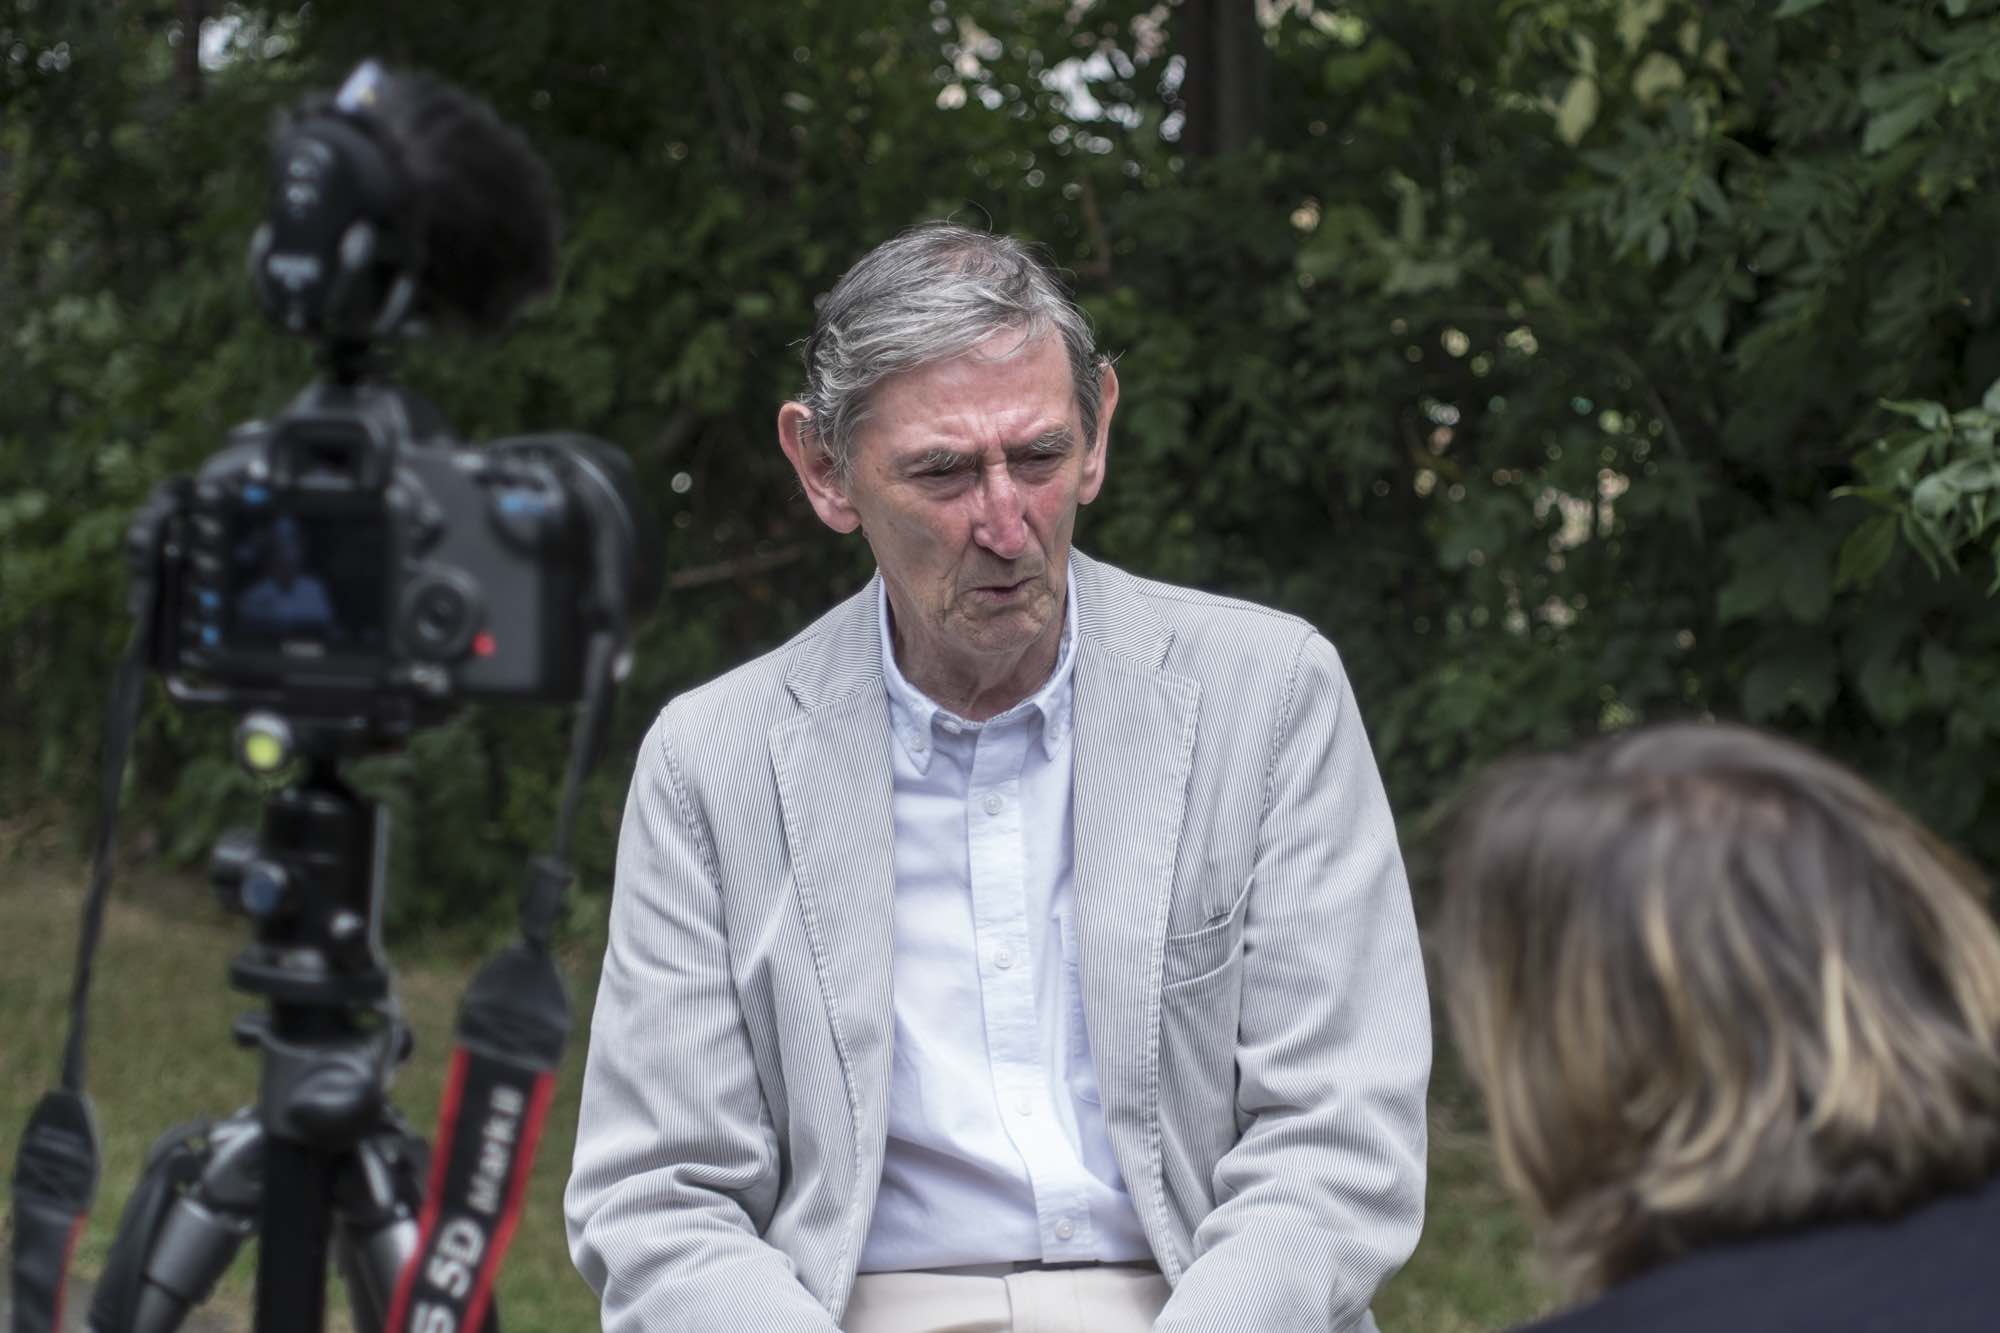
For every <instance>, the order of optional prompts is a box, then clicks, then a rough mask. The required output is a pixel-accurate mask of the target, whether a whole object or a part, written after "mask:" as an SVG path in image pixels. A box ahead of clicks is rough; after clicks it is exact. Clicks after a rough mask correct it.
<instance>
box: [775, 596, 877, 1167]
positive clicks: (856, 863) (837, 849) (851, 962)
mask: <svg viewBox="0 0 2000 1333" xmlns="http://www.w3.org/2000/svg"><path fill="white" fill-rule="evenodd" d="M876 596H877V593H876V587H875V584H874V582H873V581H871V582H870V583H869V584H868V586H867V587H866V588H865V589H863V590H862V592H861V593H858V594H856V595H855V596H854V597H852V598H850V599H849V600H848V601H847V602H846V603H845V604H843V606H842V607H841V608H840V609H839V611H837V612H836V613H835V614H834V615H833V616H830V617H829V619H828V623H827V627H826V632H825V633H823V634H820V635H818V636H815V637H814V638H813V639H812V640H811V641H809V642H808V643H807V644H805V645H803V646H802V647H801V650H800V652H799V653H798V655H797V656H796V657H795V658H794V659H793V662H792V665H791V668H790V670H789V672H788V674H787V678H786V683H787V684H788V686H789V687H790V688H791V690H792V693H793V696H794V697H795V698H796V699H797V701H798V703H799V705H800V707H801V710H802V711H801V713H800V714H799V716H797V717H794V718H791V719H788V720H787V721H784V722H780V723H779V724H777V725H776V726H774V727H773V728H772V729H771V733H770V747H771V766H772V771H773V773H774V774H775V775H776V779H777V786H778V800H779V805H780V807H781V810H782V814H783V819H784V832H785V844H786V847H787V850H788V851H789V852H790V854H791V866H792V878H793V887H794V890H795V892H796V894H797V896H798V903H799V913H800V916H801V918H802V919H803V922H804V927H805V932H806V937H807V940H808V942H809V944H810V946H811V949H812V955H813V963H814V966H815V967H816V969H817V971H818V974H819V984H820V991H821V994H822V997H823V998H824V1000H825V1002H826V1007H827V1013H828V1016H829V1019H830V1020H831V1024H832V1028H833V1038H834V1043H835V1045H836V1047H837V1048H838V1050H839V1053H840V1062H841V1066H842V1068H843V1069H844V1070H845V1072H846V1075H847V1085H848V1086H847V1091H848V1102H849V1105H850V1106H851V1107H853V1108H854V1109H855V1111H856V1113H857V1116H858V1120H859V1124H860V1125H868V1126H873V1127H875V1128H877V1129H878V1130H879V1129H880V1127H881V1126H883V1125H884V1124H885V1123H886V1121H885V1117H884V1115H883V1101H884V1099H885V1098H886V1097H887V1095H888V1085H889V1058H890V1047H891V1045H892V1041H891V1038H892V1034H893V1028H892V1020H891V1016H890V985H889V979H890V951H891V948H892V946H893V941H894V907H895V893H896V865H895V822H894V818H893V815H892V812H891V808H890V797H891V768H890V756H889V714H888V705H887V703H886V701H885V698H884V695H883V692H882V688H883V687H882V656H881V646H880V645H881V640H880V637H879V636H880V633H881V630H880V627H879V620H878V616H879V612H878V609H877V604H876ZM857 1148H858V1150H857V1153H856V1167H857V1169H860V1168H861V1167H862V1165H863V1164H864V1163H865V1162H867V1161H868V1160H869V1159H870V1157H871V1153H870V1151H869V1150H868V1148H867V1147H866V1145H865V1144H858V1145H857ZM872 1156H873V1157H874V1159H875V1160H876V1161H878V1162H879V1160H880V1154H879V1148H878V1149H877V1150H876V1151H875V1152H874V1153H873V1154H872ZM858 1183H865V1184H866V1185H867V1187H868V1190H869V1192H870V1193H871V1194H872V1184H873V1183H872V1182H858Z"/></svg>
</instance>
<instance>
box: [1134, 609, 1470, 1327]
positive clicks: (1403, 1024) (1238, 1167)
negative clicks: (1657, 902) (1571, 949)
mask: <svg viewBox="0 0 2000 1333" xmlns="http://www.w3.org/2000/svg"><path fill="white" fill-rule="evenodd" d="M1265 778H1266V787H1265V792H1266V799H1265V811H1264V815H1263V820H1262V825H1261V828H1260V832H1259V837H1258V850H1257V859H1256V864H1255V868H1254V879H1253V882H1252V887H1251V894H1250V898H1249V901H1248V904H1247V906H1246V908H1245V910H1246V911H1247V913H1248V915H1247V917H1246V918H1245V921H1244V954H1243V982H1242V988H1243V989H1242V1011H1241V1018H1240V1021H1239V1028H1238V1036H1237V1075H1238V1086H1237V1118H1238V1123H1239V1124H1243V1125H1245V1126H1246V1128H1245V1129H1244V1131H1243V1133H1242V1135H1241V1137H1240V1138H1239V1140H1238V1142H1237V1144H1236V1146H1235V1147H1233V1148H1232V1149H1231V1150H1230V1151H1229V1152H1228V1153H1226V1154H1225V1155H1224V1156H1223V1158H1222V1160H1221V1161H1220V1162H1219V1163H1218V1164H1217V1166H1216V1170H1215V1190H1216V1205H1215V1208H1214V1209H1213V1210H1212V1211H1211V1212H1210V1213H1209V1214H1208V1216H1207V1217H1206V1218H1205V1219H1204V1220H1203V1221H1202V1222H1201V1224H1200V1225H1199V1226H1198V1227H1197V1228H1196V1229H1195V1233H1194V1238H1193V1250H1194V1259H1193V1262H1192V1263H1190V1264H1189V1266H1188V1268H1187V1269H1186V1270H1185V1272H1183V1274H1182V1275H1181V1278H1180V1280H1179V1282H1178V1283H1177V1284H1176V1287H1175V1290H1174V1293H1173V1296H1172V1298H1171V1299H1170V1300H1169V1301H1168V1303H1167V1306H1166V1309H1165V1310H1164V1311H1163V1312H1162V1314H1161V1316H1160V1319H1159V1321H1158V1323H1157V1324H1155V1326H1154V1327H1155V1329H1156V1330H1157V1333H1221V1331H1222V1330H1244V1333H1251V1331H1252V1330H1255V1331H1256V1333H1294V1331H1296V1333H1344V1331H1345V1330H1349V1329H1367V1328H1372V1326H1373V1325H1372V1321H1371V1320H1370V1319H1369V1318H1368V1306H1369V1302H1370V1300H1372V1299H1373V1297H1374V1295H1375V1290H1376V1288H1377V1287H1378V1286H1379V1285H1380V1284H1381V1283H1382V1282H1383V1281H1385V1280H1386V1279H1387V1278H1388V1277H1389V1276H1390V1275H1391V1274H1392V1273H1394V1272H1395V1271H1396V1269H1397V1268H1398V1267H1400V1266H1401V1265H1402V1263H1403V1261H1404V1260H1405V1259H1407V1258H1408V1257H1409V1255H1410V1251H1411V1250H1412V1249H1414V1248H1415V1246H1416V1243H1417V1236H1418V1233H1419V1232H1420V1231H1421V1230H1422V1227H1423V1210H1424V1152H1425V1118H1424V1117H1425V1112H1424V1097H1425V1087H1426V1084H1427V1082H1428V1080H1429V1077H1430V1059H1431V1031H1430V1000H1429V993H1428V991H1427V990H1426V987H1425V984H1424V971H1423V958H1422V954H1421V951H1420V949H1419V946H1418V941H1417V931H1416V921H1415V917H1414V913H1413V912H1412V910H1411V904H1410V890H1409V884H1408V881H1407V879H1406V878H1405V875H1404V871H1403V862H1402V857H1401V854H1400V853H1399V852H1398V851H1397V847H1396V829H1395V823H1394V821H1393V820H1392V819H1391V817H1390V814H1389V804H1388V800H1387V798H1386V797H1385V795H1384V794H1383V790H1382V782H1381V778H1380V776H1379V775H1378V774H1377V772H1376V769H1375V760H1374V755H1373V753H1372V752H1371V750H1370V749H1369V745H1368V738H1367V736H1366V734H1365V733H1364V732H1363V730H1362V726H1361V718H1360V716H1359V715H1358V714H1357V712H1356V710H1355V707H1354V700H1353V696H1352V694H1351V693H1350V691H1349V689H1348V686H1347V679H1346V676H1345V673H1344V672H1343V671H1342V670H1341V666H1340V660H1339V657H1338V656H1337V655H1336V654H1335V652H1334V650H1333V646H1332V645H1331V644H1329V643H1328V642H1327V641H1326V640H1325V639H1323V638H1321V637H1320V636H1318V635H1316V634H1315V635H1310V636H1309V637H1308V638H1307V639H1306V640H1305V642H1304V643H1303V644H1302V646H1301V647H1300V650H1299V654H1298V658H1297V661H1296V663H1295V666H1294V671H1293V675H1292V680H1291V684H1290V686H1289V688H1288V691H1287V697H1286V700H1285V702H1284V704H1283V705H1282V706H1281V707H1280V708H1279V709H1278V717H1277V730H1276V733H1275V735H1274V737H1273V741H1272V748H1271V761H1270V767H1269V771H1268V773H1267V774H1266V775H1265Z"/></svg>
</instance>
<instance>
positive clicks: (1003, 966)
mask: <svg viewBox="0 0 2000 1333" xmlns="http://www.w3.org/2000/svg"><path fill="white" fill-rule="evenodd" d="M993 966H995V967H997V968H999V969H1000V970H1001V971H1002V972H1005V971H1006V970H1007V969H1008V968H1010V967H1012V966H1014V951H1013V950H1012V949H1009V948H1006V947H1005V946H1002V947H1001V948H998V949H995V950H994V951H993Z"/></svg>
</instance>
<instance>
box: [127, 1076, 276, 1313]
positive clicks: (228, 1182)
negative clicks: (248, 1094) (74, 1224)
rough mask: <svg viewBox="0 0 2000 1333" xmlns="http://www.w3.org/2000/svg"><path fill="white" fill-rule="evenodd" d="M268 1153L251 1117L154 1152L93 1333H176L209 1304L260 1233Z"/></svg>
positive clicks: (181, 1134) (186, 1129)
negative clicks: (248, 1242) (220, 1282)
mask: <svg viewBox="0 0 2000 1333" xmlns="http://www.w3.org/2000/svg"><path fill="white" fill-rule="evenodd" d="M262 1154H263V1130H262V1129H260V1128H259V1127H258V1125H257V1120H256V1117H255V1115H254V1114H252V1113H251V1112H249V1111H241V1112H238V1113H237V1114H236V1115H233V1116H231V1117H229V1118H228V1119H227V1120H222V1121H217V1122H215V1123H213V1124H211V1123H209V1122H207V1121H194V1122H192V1123H190V1124H186V1125H180V1126H177V1127H176V1128H174V1129H172V1130H169V1131H168V1132H167V1133H166V1134H164V1135H162V1136H161V1137H160V1138H159V1139H158V1141H156V1142H155V1143H154V1144H153V1147H152V1149H151V1151H150V1152H148V1153H147V1157H146V1168H145V1171H144V1173H143V1174H142V1175H141V1177H140V1179H139V1183H138V1185H137V1186H135V1187H134V1189H133V1191H132V1197H131V1199H130V1200H129V1201H128V1202H127V1203H126V1205H125V1212H124V1214H123V1215H122V1216H121V1217H120V1218H119V1221H118V1234H117V1236H116V1238H115V1239H114V1240H113V1242H112V1246H111V1256H110V1258H109V1260H108V1261H107V1262H106V1264H105V1268H104V1277H103V1279H102V1280H101V1281H100V1282H99V1283H98V1287H97V1297H96V1299H95V1300H93V1301H92V1302H91V1305H90V1322H89V1327H90V1329H91V1333H173V1331H174V1330H175V1329H177V1328H179V1327H180V1325H181V1321H182V1320H184V1319H186V1318H187V1313H188V1311H189V1310H190V1309H191V1308H193V1307H194V1306H196V1305H199V1304H201V1302H203V1301H204V1300H206V1299H208V1294H209V1292H211V1291H212V1290H214V1288H215V1281H216V1279H217V1278H219V1277H221V1276H222V1273H223V1270H225V1269H227V1268H228V1267H229V1263H230V1260H232V1259H234V1258H235V1257H236V1251H237V1250H238V1249H240V1248H241V1247H242V1244H243V1241H244V1238H245V1237H247V1236H248V1235H249V1234H250V1232H251V1230H252V1229H253V1228H254V1226H255V1223H256V1217H257V1207H258V1200H259V1197H260V1194H261V1187H260V1184H259V1180H260V1174H259V1173H260V1171H261V1166H262Z"/></svg>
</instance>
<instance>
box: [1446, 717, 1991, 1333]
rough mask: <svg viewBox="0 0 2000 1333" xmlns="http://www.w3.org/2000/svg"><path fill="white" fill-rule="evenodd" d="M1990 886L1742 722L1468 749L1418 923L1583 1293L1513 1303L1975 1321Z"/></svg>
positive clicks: (1576, 1318)
mask: <svg viewBox="0 0 2000 1333" xmlns="http://www.w3.org/2000/svg"><path fill="white" fill-rule="evenodd" d="M1986 899H1987V887H1986V885H1985V883H1984V882H1983V881H1982V880H1981V878H1980V876H1979V875H1978V873H1977V872H1976V871H1975V870H1974V869H1973V868H1972V867H1971V866H1970V865H1969V864H1967V863H1966V862H1965V861H1964V860H1962V859H1961V858H1960V857H1959V856H1958V855H1957V854H1955V853H1954V852H1953V851H1952V850H1951V849H1949V848H1948V847H1946V846H1945V845H1944V844H1943V843H1942V842H1940V841H1939V840H1938V839H1937V838H1936V837H1934V836H1933V835H1932V834H1931V833H1929V832H1928V831H1926V830H1925V829H1924V828H1923V827H1922V826H1920V825H1919V824H1918V823H1917V822H1916V821H1915V820H1913V819H1911V818H1910V817H1909V816H1908V815H1906V814H1905V813H1903V811H1902V810H1900V809H1898V808H1897V807H1896V806H1895V805H1894V804H1893V803H1892V802H1890V801H1889V800H1888V798H1886V797H1885V796H1883V795H1882V794H1881V793H1880V792H1879V791H1877V790H1875V788H1873V787H1871V786H1870V785H1869V784H1868V783H1866V782H1864V781H1863V780H1862V779H1860V778H1859V777H1857V776H1856V775H1854V774H1853V773H1851V772H1849V771H1848V770H1847V769H1845V768H1842V767H1841V766H1840V765H1838V764H1836V763H1834V762H1832V761H1831V760H1828V759H1826V758H1823V757H1822V756H1820V755H1818V754H1815V753H1814V752H1812V751H1810V750H1808V749H1805V748H1804V747H1802V746H1799V745H1796V744H1793V743H1791V742H1788V741H1784V740H1780V739H1778V738H1776V737H1773V736H1768V735H1764V734H1762V733H1759V732H1755V731H1751V730H1748V729H1745V728H1742V727H1737V726H1727V725H1702V724H1695V723H1684V724H1676V725H1668V726H1660V727H1654V728H1646V729H1641V730H1638V731H1634V732H1629V733H1624V734H1621V735H1617V736H1614V737H1611V738H1608V739H1604V740H1600V741H1597V742H1595V743H1592V744H1589V745H1585V746H1583V747H1581V748H1579V749H1576V750H1573V751H1570V752H1568V753H1564V754H1557V755H1553V756H1548V757H1541V758H1532V759H1525V760H1517V761H1513V762H1510V763H1506V764H1503V765H1501V766H1499V767H1498V768H1497V769H1495V770H1494V771H1493V772H1492V773H1491V774H1490V775H1488V776H1487V777H1486V778H1485V779H1483V780H1482V781H1481V782H1480V783H1479V784H1478V785H1477V786H1476V787H1475V789H1474V790H1473V792H1472V793H1471V795H1470V796H1469V797H1468V798H1467V799H1466V801H1465V802H1464V803H1463V804H1462V806H1461V807H1460V813H1459V815H1458V817H1457V822H1456V828H1455V832H1454V834H1453V836H1452V837H1451V839H1450V842H1449V850H1448V854H1447V860H1446V864H1445V872H1444V898H1443V902H1442V905H1441V909H1440V921H1439V926H1438V930H1437V939H1436V943H1437V953H1438V962H1439V974H1440V976H1441V977H1442V978H1443V985H1444V988H1445V998H1446V1004H1447V1008H1448V1011H1449V1014H1450V1018H1451V1025H1452V1029H1453V1031H1454V1033H1455V1034H1456V1039H1457V1041H1458V1044H1459V1048H1460V1050H1461V1051H1462V1052H1463V1053H1464V1056H1465V1059H1466V1062H1467V1064H1468V1065H1469V1067H1470V1069H1471V1071H1472V1073H1473V1076H1474V1077H1475V1079H1476V1080H1477V1082H1478V1084H1479V1086H1480V1088H1481V1091H1482V1092H1483V1094H1484V1098H1485V1103H1486V1107H1487V1115H1488V1118H1489V1122H1490V1128H1491V1132H1492V1137H1493V1143H1494V1146H1495V1148H1496V1150H1497V1155H1498V1158H1499V1165H1500V1171H1501V1174H1502V1176H1503V1177H1504V1178H1505V1180H1506V1182H1507V1184H1508V1185H1509V1187H1510V1188H1511V1189H1512V1190H1513V1191H1514V1192H1515V1194H1516V1195H1517V1196H1518V1197H1519V1198H1520V1199H1521V1201H1522V1202H1523V1203H1524V1204H1525V1205H1526V1206H1527V1209H1528V1211H1529V1213H1530V1214H1531V1215H1532V1217H1533V1220H1534V1221H1535V1222H1536V1223H1537V1224H1538V1227H1539V1229H1540V1231H1541V1233H1542V1236H1543V1238H1544V1240H1545V1242H1546V1245H1547V1247H1548V1249H1549V1251H1550V1254H1551V1258H1552V1259H1553V1260H1554V1262H1555V1265H1556V1268H1557V1271H1558V1274H1559V1275H1560V1276H1561V1277H1562V1278H1563V1279H1564V1280H1565V1282H1566V1284H1567V1285H1568V1287H1569V1289H1570V1291H1571V1293H1572V1294H1573V1295H1576V1296H1580V1297H1585V1298H1588V1299H1586V1300H1585V1302H1584V1303H1582V1304H1580V1305H1578V1306H1576V1307H1575V1308H1572V1309H1571V1310H1569V1311H1567V1312H1566V1313H1562V1314H1558V1315H1556V1316H1554V1317H1553V1318H1550V1319H1547V1320H1545V1321H1543V1322H1541V1323H1537V1324H1534V1325H1532V1328H1533V1329H1535V1330H1537V1333H1589V1331H1590V1330H1596V1329H1606V1330H1609V1329H1617V1330H1621V1333H1646V1331H1647V1330H1669V1329H1671V1330H1675V1333H1680V1331H1681V1330H1702V1333H1731V1331H1732V1330H1741V1331H1742V1333H1753V1331H1754V1333H1788V1331H1791V1330H1798V1331H1801V1333H1802V1331H1803V1330H1813V1331H1814V1333H1861V1331H1862V1330H1880V1331H1881V1333H1889V1330H1896V1331H1897V1333H1903V1331H1905V1330H1925V1331H1927V1333H1970V1331H1971V1330H1974V1329H1979V1330H1991V1329H1994V1328H2000V931H1996V928H1995V925H1994V921H1993V919H1992V917H1991V916H1990V915H1989V911H1988V906H1987V901H1986Z"/></svg>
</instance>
